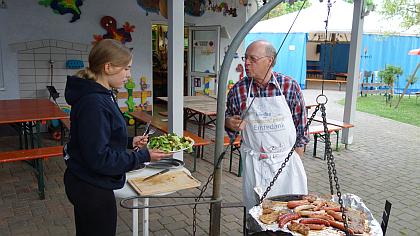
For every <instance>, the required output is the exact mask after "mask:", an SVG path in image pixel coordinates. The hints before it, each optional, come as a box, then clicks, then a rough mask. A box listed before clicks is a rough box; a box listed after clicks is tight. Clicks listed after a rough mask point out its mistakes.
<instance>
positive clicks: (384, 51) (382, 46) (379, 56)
mask: <svg viewBox="0 0 420 236" xmlns="http://www.w3.org/2000/svg"><path fill="white" fill-rule="evenodd" d="M419 47H420V37H415V36H384V35H371V34H367V35H363V41H362V48H361V50H362V52H361V55H362V58H361V60H360V71H363V70H365V71H380V70H383V69H385V65H387V64H388V65H389V64H391V65H394V66H399V67H401V68H402V69H403V72H404V73H403V75H402V76H400V77H399V78H398V79H397V80H396V81H395V84H394V87H395V92H396V93H401V92H402V90H403V89H404V87H405V85H406V84H407V79H408V77H409V76H410V75H411V74H412V73H413V72H414V69H415V68H416V65H417V63H420V56H417V55H414V56H413V55H408V51H410V50H411V49H415V48H419ZM365 50H367V52H366V54H365V53H364V51H365ZM375 74H377V73H375ZM417 76H418V77H419V76H420V72H417ZM376 79H377V80H378V79H379V78H377V77H376ZM418 91H420V81H417V83H416V84H414V85H412V86H410V87H409V90H408V92H418Z"/></svg>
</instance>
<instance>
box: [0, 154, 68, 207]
mask: <svg viewBox="0 0 420 236" xmlns="http://www.w3.org/2000/svg"><path fill="white" fill-rule="evenodd" d="M58 156H63V146H53V147H42V148H35V149H25V150H17V151H7V152H1V153H0V163H7V162H16V161H27V162H28V163H29V164H30V165H31V166H32V167H33V168H34V169H35V175H36V178H37V181H38V193H39V198H40V199H45V183H44V166H43V162H42V161H43V159H45V158H49V157H58ZM29 161H30V162H29Z"/></svg>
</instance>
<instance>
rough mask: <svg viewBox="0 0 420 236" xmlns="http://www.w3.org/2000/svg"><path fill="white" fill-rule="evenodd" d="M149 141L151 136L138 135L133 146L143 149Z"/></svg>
mask: <svg viewBox="0 0 420 236" xmlns="http://www.w3.org/2000/svg"><path fill="white" fill-rule="evenodd" d="M148 141H149V136H147V135H146V136H136V137H134V138H133V148H135V149H141V148H143V147H144V146H145V145H146V144H147V142H148Z"/></svg>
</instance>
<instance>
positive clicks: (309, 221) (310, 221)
mask: <svg viewBox="0 0 420 236" xmlns="http://www.w3.org/2000/svg"><path fill="white" fill-rule="evenodd" d="M299 223H301V224H317V225H325V226H330V223H329V221H328V220H324V219H318V218H306V219H301V220H300V221H299Z"/></svg>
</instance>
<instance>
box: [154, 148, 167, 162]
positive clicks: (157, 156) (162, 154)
mask: <svg viewBox="0 0 420 236" xmlns="http://www.w3.org/2000/svg"><path fill="white" fill-rule="evenodd" d="M149 155H150V161H159V160H160V159H162V158H166V157H171V156H172V153H165V152H164V151H161V150H155V149H153V150H151V149H149Z"/></svg>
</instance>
